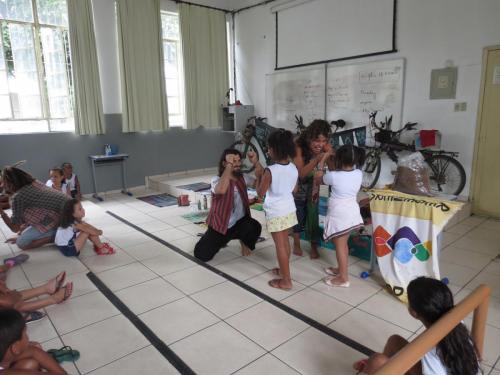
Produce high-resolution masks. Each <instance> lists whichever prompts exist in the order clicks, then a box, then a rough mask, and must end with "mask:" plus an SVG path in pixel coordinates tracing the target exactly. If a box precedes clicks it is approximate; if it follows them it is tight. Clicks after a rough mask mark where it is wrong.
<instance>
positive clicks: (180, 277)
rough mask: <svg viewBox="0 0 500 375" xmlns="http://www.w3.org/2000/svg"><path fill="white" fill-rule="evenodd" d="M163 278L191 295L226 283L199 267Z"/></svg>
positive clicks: (219, 277) (221, 278)
mask: <svg viewBox="0 0 500 375" xmlns="http://www.w3.org/2000/svg"><path fill="white" fill-rule="evenodd" d="M163 278H164V279H165V280H167V281H168V282H169V283H171V284H172V285H173V286H175V287H176V288H177V289H180V290H181V291H183V292H184V293H186V294H193V293H196V292H198V291H200V290H203V289H206V288H209V287H211V286H213V285H216V284H220V283H223V282H224V281H226V279H224V278H223V277H221V276H219V275H217V274H216V273H214V272H212V271H209V270H207V269H206V268H204V267H200V266H196V267H191V268H188V269H186V270H183V271H179V272H175V273H171V274H168V275H165V276H163Z"/></svg>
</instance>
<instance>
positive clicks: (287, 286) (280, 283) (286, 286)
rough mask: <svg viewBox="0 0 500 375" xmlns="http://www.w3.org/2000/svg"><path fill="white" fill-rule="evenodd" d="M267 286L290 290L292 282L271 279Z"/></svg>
mask: <svg viewBox="0 0 500 375" xmlns="http://www.w3.org/2000/svg"><path fill="white" fill-rule="evenodd" d="M268 284H269V286H271V287H273V288H277V289H283V290H290V289H292V280H285V279H273V280H270V281H269V283H268Z"/></svg>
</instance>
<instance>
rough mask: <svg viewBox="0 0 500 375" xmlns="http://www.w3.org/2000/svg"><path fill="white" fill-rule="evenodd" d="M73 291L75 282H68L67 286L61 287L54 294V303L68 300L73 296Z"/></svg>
mask: <svg viewBox="0 0 500 375" xmlns="http://www.w3.org/2000/svg"><path fill="white" fill-rule="evenodd" d="M72 293H73V283H67V284H66V285H65V286H63V287H62V288H60V289H59V290H58V291H57V292H55V293H54V294H52V296H51V297H52V300H53V301H54V303H57V304H59V303H63V302H64V301H66V300H67V299H68V298H69V297H71V294H72Z"/></svg>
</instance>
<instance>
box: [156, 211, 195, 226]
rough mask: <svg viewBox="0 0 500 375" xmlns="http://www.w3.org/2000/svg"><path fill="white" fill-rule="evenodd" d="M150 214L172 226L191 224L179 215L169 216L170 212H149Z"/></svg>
mask: <svg viewBox="0 0 500 375" xmlns="http://www.w3.org/2000/svg"><path fill="white" fill-rule="evenodd" d="M151 216H154V217H157V218H159V219H160V220H161V221H163V222H164V223H167V224H168V225H171V226H173V227H179V226H181V225H187V224H191V222H190V221H189V220H186V219H184V218H182V217H180V216H171V214H160V213H156V212H154V213H151Z"/></svg>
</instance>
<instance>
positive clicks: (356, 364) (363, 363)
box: [352, 358, 368, 372]
mask: <svg viewBox="0 0 500 375" xmlns="http://www.w3.org/2000/svg"><path fill="white" fill-rule="evenodd" d="M367 363H368V358H365V359H360V360H359V361H357V362H354V364H353V365H352V367H353V368H354V370H356V371H359V372H361V371H363V369H364V368H365V367H366V364H367Z"/></svg>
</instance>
